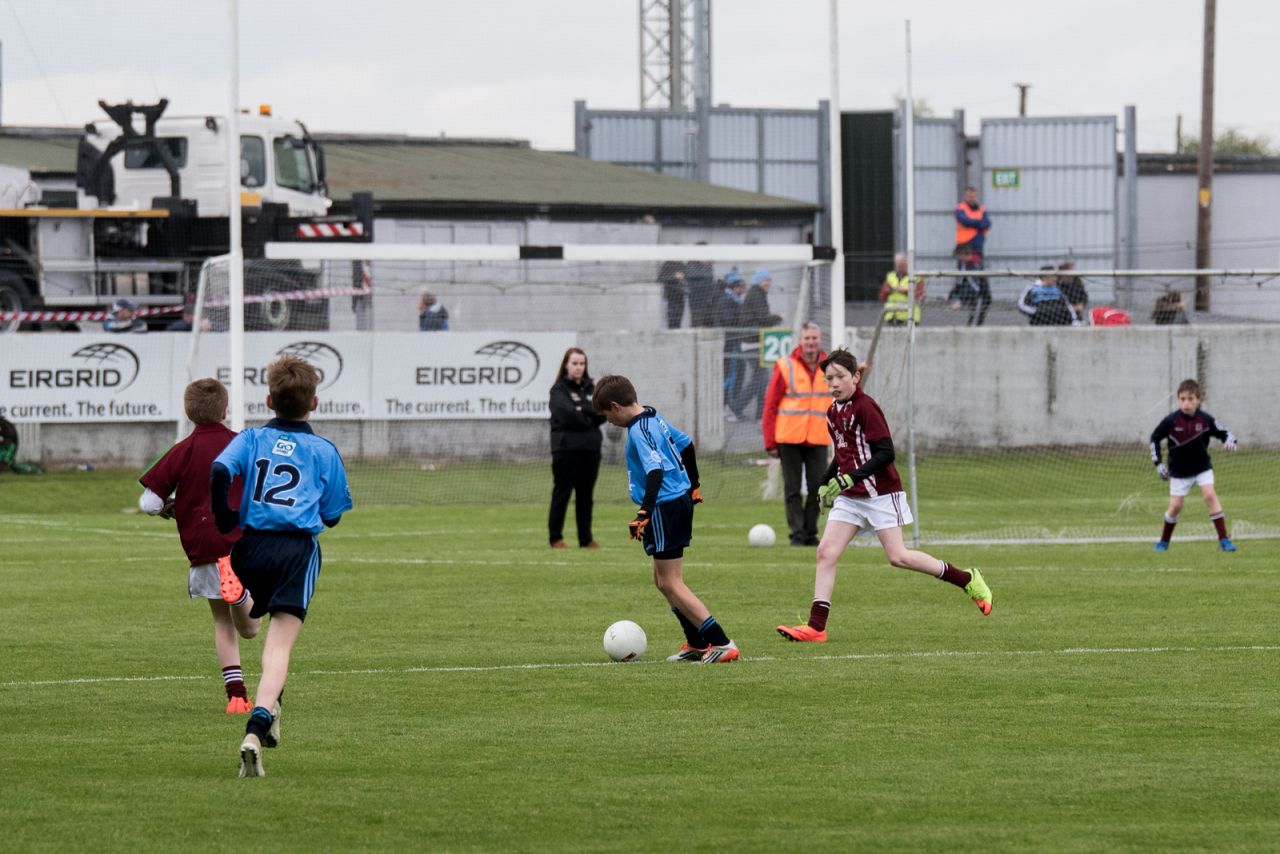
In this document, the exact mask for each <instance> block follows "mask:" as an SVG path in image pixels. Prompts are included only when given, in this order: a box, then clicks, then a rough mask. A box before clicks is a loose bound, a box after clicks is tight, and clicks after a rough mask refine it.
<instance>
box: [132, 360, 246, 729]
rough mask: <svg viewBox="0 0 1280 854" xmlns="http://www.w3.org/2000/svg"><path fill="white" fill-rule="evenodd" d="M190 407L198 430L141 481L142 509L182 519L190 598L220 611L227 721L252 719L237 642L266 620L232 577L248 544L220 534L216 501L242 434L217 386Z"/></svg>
mask: <svg viewBox="0 0 1280 854" xmlns="http://www.w3.org/2000/svg"><path fill="white" fill-rule="evenodd" d="M182 403H183V408H184V409H185V410H186V412H187V418H189V419H190V420H191V422H192V423H193V424H195V425H196V428H195V430H193V431H192V433H191V435H190V436H188V437H187V438H185V439H183V440H182V441H181V442H179V443H178V444H176V445H174V446H173V447H172V448H170V449H169V450H168V452H166V453H165V455H164V456H163V457H161V458H160V459H159V460H157V461H156V462H155V464H154V465H152V466H151V468H149V469H147V472H146V474H144V475H143V476H142V477H140V478H138V482H139V483H141V484H142V485H143V486H144V487H145V489H144V491H143V493H142V497H141V498H140V499H138V506H139V507H141V508H142V510H143V511H144V512H146V513H148V514H150V515H152V516H160V517H162V518H165V519H173V518H176V519H177V520H178V538H179V539H180V540H181V541H182V548H183V551H185V552H186V553H187V559H188V560H189V561H190V562H191V570H190V572H189V573H188V576H187V595H189V596H190V597H191V598H192V599H208V600H209V608H210V609H211V610H212V611H213V642H214V646H215V647H216V648H217V650H218V662H219V663H220V664H221V665H222V681H223V684H224V685H225V686H226V690H227V714H229V715H230V714H248V713H249V711H250V710H251V709H252V708H253V703H251V702H250V701H249V697H248V694H247V692H246V691H245V688H244V673H243V672H242V671H241V669H240V649H239V643H238V641H237V640H236V635H237V633H238V634H239V635H240V636H241V637H245V638H251V637H253V636H254V635H256V634H257V633H258V629H259V628H260V627H261V625H262V621H261V620H260V619H258V618H252V617H250V616H249V609H250V608H251V607H252V606H253V600H252V599H251V598H250V596H249V592H248V591H247V590H245V589H244V586H243V585H242V584H241V583H240V579H238V578H236V575H235V573H234V572H232V571H231V558H230V554H231V546H232V545H233V544H234V543H235V541H236V540H238V539H240V529H239V528H236V529H235V530H233V531H232V532H231V533H230V534H220V533H218V529H217V527H216V526H215V525H214V523H213V507H212V505H211V504H210V499H209V479H210V469H211V468H212V466H213V460H214V458H215V457H217V456H218V454H219V453H221V452H222V449H223V448H225V447H226V446H227V444H228V443H230V442H231V440H232V439H234V438H235V435H236V434H235V433H233V432H232V431H230V430H228V429H227V428H226V427H224V426H223V424H222V422H223V420H224V419H225V418H226V417H227V389H226V387H224V386H223V385H222V383H220V382H218V381H217V380H215V379H204V380H196V381H195V382H193V383H191V384H190V385H188V386H187V388H186V390H185V391H184V392H183V395H182ZM242 488H243V484H242V483H241V482H240V481H236V482H235V483H234V484H233V486H232V499H231V502H232V504H234V505H239V503H240V492H241V489H242ZM175 489H177V493H176V494H174V496H173V498H168V496H169V495H170V494H172V493H173V492H174V490H175Z"/></svg>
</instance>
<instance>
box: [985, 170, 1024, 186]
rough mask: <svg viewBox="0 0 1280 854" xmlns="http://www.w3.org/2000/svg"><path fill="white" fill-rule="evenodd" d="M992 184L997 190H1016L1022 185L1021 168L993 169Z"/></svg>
mask: <svg viewBox="0 0 1280 854" xmlns="http://www.w3.org/2000/svg"><path fill="white" fill-rule="evenodd" d="M991 186H992V187H994V188H995V189H997V190H1016V189H1018V188H1019V187H1021V186H1022V170H1021V169H992V170H991Z"/></svg>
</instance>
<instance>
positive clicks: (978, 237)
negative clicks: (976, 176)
mask: <svg viewBox="0 0 1280 854" xmlns="http://www.w3.org/2000/svg"><path fill="white" fill-rule="evenodd" d="M955 217H956V246H968V247H969V249H970V250H971V251H972V253H973V254H974V255H976V256H977V259H976V260H977V263H978V266H977V267H975V268H973V269H977V270H981V269H982V259H983V258H984V257H985V256H986V253H987V232H988V231H990V230H991V217H989V216H987V209H986V207H985V206H984V205H983V204H982V203H980V202H979V201H978V188H977V187H972V186H970V187H965V188H964V198H963V199H961V200H960V201H959V202H957V203H956V213H955Z"/></svg>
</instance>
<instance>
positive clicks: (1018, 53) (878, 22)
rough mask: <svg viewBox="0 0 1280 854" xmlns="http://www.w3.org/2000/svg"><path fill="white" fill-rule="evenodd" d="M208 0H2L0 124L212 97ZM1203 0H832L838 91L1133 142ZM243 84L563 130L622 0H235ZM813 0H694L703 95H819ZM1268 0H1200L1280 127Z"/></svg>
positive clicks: (1242, 122) (1252, 109) (335, 118)
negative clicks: (708, 66) (703, 21)
mask: <svg viewBox="0 0 1280 854" xmlns="http://www.w3.org/2000/svg"><path fill="white" fill-rule="evenodd" d="M226 10H227V4H226V3H225V2H224V1H223V0H201V2H198V3H194V2H189V0H112V2H93V3H91V2H88V0H0V42H2V45H3V79H2V82H3V91H2V94H0V99H2V100H0V110H2V112H0V119H2V120H3V123H4V124H7V125H21V124H64V125H80V124H83V123H84V122H85V121H88V120H90V119H94V118H98V117H100V115H99V111H98V108H97V101H98V99H99V98H102V99H106V100H125V99H132V100H134V101H137V102H144V101H153V100H155V99H156V98H157V97H159V96H165V97H168V98H169V99H170V102H171V106H170V111H171V112H172V113H174V114H180V113H210V112H219V111H222V110H223V109H224V108H225V104H226V102H227V95H226V75H227V71H228V68H229V67H230V66H229V61H228V42H229V32H230V27H229V23H228V14H227V11H226ZM1203 11H1204V2H1203V0H1162V2H1159V3H1156V2H1146V0H1107V2H1103V1H1102V0H1073V2H1071V3H1059V2H1041V0H979V2H973V3H961V2H954V0H949V1H948V0H898V2H894V3H885V2H876V3H872V2H863V0H843V2H841V5H840V49H841V60H840V67H841V75H840V96H841V104H842V107H843V109H845V110H855V109H856V110H878V109H887V108H890V107H891V106H892V105H893V102H894V98H895V96H900V95H901V94H902V93H904V92H905V88H906V87H905V67H906V63H905V47H904V43H905V41H904V21H905V20H906V19H908V18H909V19H910V20H911V29H912V35H913V42H914V44H913V55H914V90H915V95H916V98H917V99H922V100H924V101H925V102H927V104H928V105H929V107H930V108H932V110H933V112H934V114H935V115H949V114H950V113H951V111H952V110H954V109H957V108H961V109H964V110H965V111H966V114H967V118H968V129H969V132H970V133H976V131H977V127H978V125H977V122H978V120H979V119H980V118H982V117H996V116H1010V115H1014V114H1016V111H1017V90H1016V89H1015V88H1014V86H1013V84H1014V82H1027V83H1030V84H1032V88H1031V90H1030V92H1029V97H1028V103H1029V109H1028V113H1029V114H1030V115H1071V114H1077V115H1078V114H1089V115H1096V114H1113V115H1117V116H1121V117H1122V116H1123V109H1124V105H1126V104H1134V105H1136V106H1137V109H1138V145H1139V148H1140V149H1141V150H1144V151H1157V150H1171V149H1172V148H1173V144H1174V127H1175V117H1176V115H1177V114H1179V113H1181V114H1182V115H1183V121H1184V129H1185V131H1186V132H1188V133H1195V132H1196V131H1197V129H1198V127H1199V124H1200V70H1201V43H1202V26H1203ZM240 20H241V24H240V34H241V39H240V42H241V44H240V54H241V61H240V66H241V99H240V100H241V104H242V105H243V106H251V105H256V104H259V103H270V104H272V105H273V106H274V108H275V111H276V113H277V114H278V115H286V116H290V117H296V118H300V119H302V120H303V121H305V122H306V123H307V124H308V125H309V126H310V127H311V128H312V129H313V130H325V131H343V130H346V131H386V132H393V133H411V134H420V135H439V134H441V133H444V134H447V135H449V136H490V137H492V136H499V137H514V138H518V139H527V140H530V141H531V142H532V143H533V144H534V145H535V146H538V147H540V148H550V149H570V148H572V146H573V102H574V101H575V100H577V99H582V100H585V101H586V102H587V104H588V106H590V107H593V108H601V109H605V108H609V109H636V108H638V107H639V105H640V104H639V100H640V95H639V91H640V72H639V45H640V35H639V2H638V0H356V2H352V0H291V1H290V2H284V0H241V2H240ZM827 20H828V17H827V0H712V45H713V47H712V88H713V97H714V100H715V101H716V103H727V104H732V105H733V106H739V107H813V106H814V105H815V104H816V103H817V102H818V100H820V99H822V98H826V97H827V96H828V94H829V91H830V89H829V66H828V47H827V46H828V40H827ZM1277 34H1280V2H1275V0H1235V2H1225V3H1219V4H1218V21H1217V99H1216V100H1217V106H1216V120H1215V125H1216V126H1217V128H1218V129H1219V131H1221V130H1222V129H1224V128H1226V127H1236V128H1239V129H1241V130H1243V131H1245V132H1247V133H1249V134H1251V135H1258V134H1266V135H1267V136H1269V137H1270V138H1271V140H1272V141H1273V143H1280V102H1278V101H1277V99H1276V97H1275V81H1276V80H1277V78H1278V76H1280V75H1277V70H1278V66H1280V54H1278V52H1277V50H1276V40H1277Z"/></svg>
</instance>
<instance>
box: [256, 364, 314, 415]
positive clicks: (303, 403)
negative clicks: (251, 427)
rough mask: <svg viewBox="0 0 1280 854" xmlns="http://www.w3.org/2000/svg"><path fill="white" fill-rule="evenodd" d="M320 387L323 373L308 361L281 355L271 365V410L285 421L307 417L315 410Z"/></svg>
mask: <svg viewBox="0 0 1280 854" xmlns="http://www.w3.org/2000/svg"><path fill="white" fill-rule="evenodd" d="M319 384H320V372H319V371H317V370H316V368H315V365H312V364H311V363H310V362H308V361H307V360H306V359H301V358H299V357H297V356H281V357H280V358H278V359H276V360H275V361H274V362H272V363H271V364H270V365H267V390H268V391H270V392H271V408H272V409H274V410H275V411H276V415H279V416H280V417H281V418H303V417H305V416H306V414H307V413H308V412H310V411H311V401H312V400H314V399H315V396H316V386H318V385H319Z"/></svg>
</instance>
